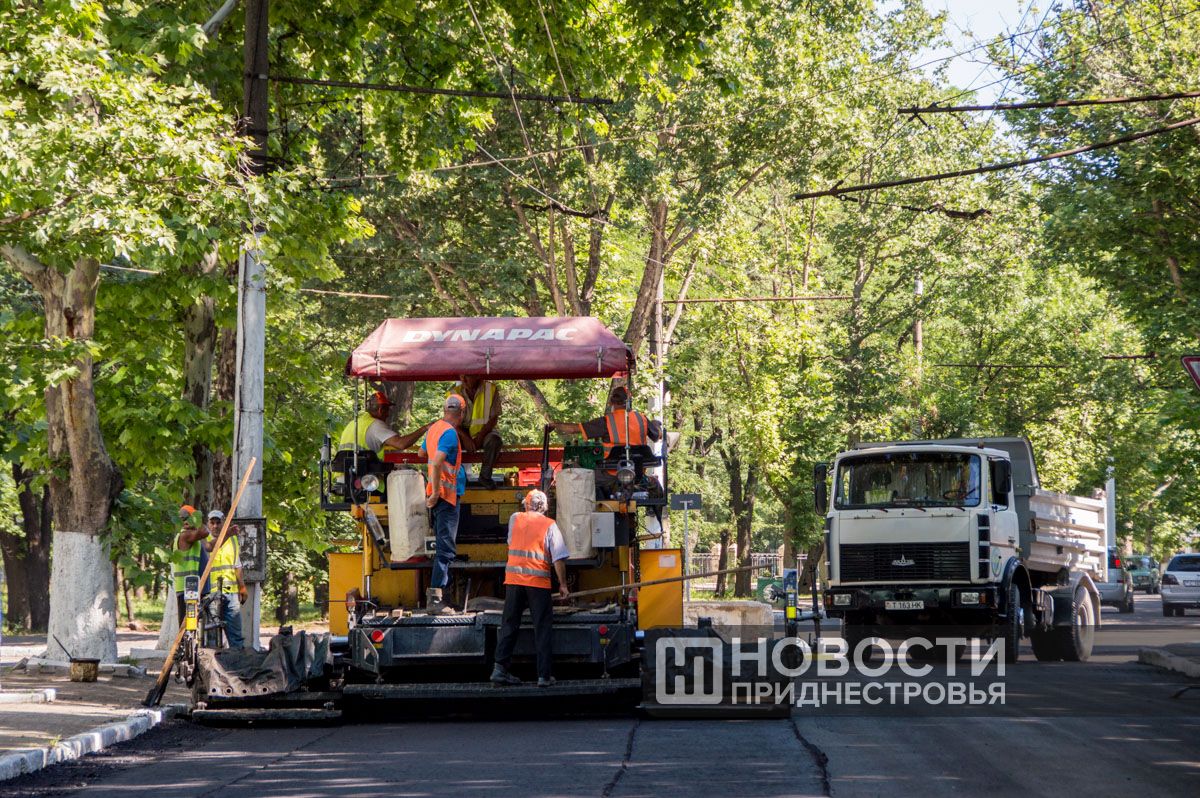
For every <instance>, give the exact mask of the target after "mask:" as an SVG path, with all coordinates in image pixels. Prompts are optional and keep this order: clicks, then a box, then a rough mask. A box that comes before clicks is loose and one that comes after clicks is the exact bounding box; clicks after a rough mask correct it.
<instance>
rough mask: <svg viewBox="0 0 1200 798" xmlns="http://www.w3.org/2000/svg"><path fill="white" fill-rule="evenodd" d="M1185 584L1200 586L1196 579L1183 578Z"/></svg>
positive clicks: (1185, 585) (1186, 585) (1187, 585)
mask: <svg viewBox="0 0 1200 798" xmlns="http://www.w3.org/2000/svg"><path fill="white" fill-rule="evenodd" d="M1183 586H1184V587H1200V582H1197V581H1196V580H1195V579H1185V580H1183Z"/></svg>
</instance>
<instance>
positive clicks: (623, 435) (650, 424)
mask: <svg viewBox="0 0 1200 798" xmlns="http://www.w3.org/2000/svg"><path fill="white" fill-rule="evenodd" d="M551 426H553V427H554V429H556V430H557V431H558V432H559V434H561V435H568V436H569V435H580V436H582V437H584V438H587V439H589V440H600V441H603V442H604V443H605V444H606V445H605V447H604V456H605V457H606V458H608V457H612V453H613V450H615V449H617V448H618V447H621V446H625V445H626V444H628V445H630V446H644V445H647V444H648V443H649V442H651V441H655V442H657V441H659V440H661V439H662V423H661V422H659V421H651V420H648V419H647V418H646V417H645V416H644V415H643V414H641V413H639V412H638V411H636V410H631V409H629V390H628V389H627V388H626V387H625V386H624V385H618V386H617V387H615V388H613V389H612V392H611V393H610V394H609V396H608V412H607V413H605V414H604V415H603V416H601V417H600V418H593V419H592V420H591V421H584V422H582V423H580V422H554V423H553V424H552V425H551Z"/></svg>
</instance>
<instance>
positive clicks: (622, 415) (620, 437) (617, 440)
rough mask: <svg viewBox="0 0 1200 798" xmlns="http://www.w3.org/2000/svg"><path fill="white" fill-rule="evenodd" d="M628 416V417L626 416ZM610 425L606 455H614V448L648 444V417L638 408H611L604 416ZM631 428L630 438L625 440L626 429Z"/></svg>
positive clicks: (605, 448)
mask: <svg viewBox="0 0 1200 798" xmlns="http://www.w3.org/2000/svg"><path fill="white" fill-rule="evenodd" d="M626 416H628V418H626ZM604 422H605V423H606V424H607V425H608V440H609V443H607V444H605V446H604V456H605V457H606V458H608V457H612V452H613V449H616V448H618V447H624V446H625V444H626V443H628V444H629V445H630V446H644V445H646V417H645V416H643V415H642V414H641V413H639V412H638V411H636V410H633V411H628V410H611V409H610V410H609V411H608V413H607V414H605V416H604ZM627 428H628V430H629V440H628V441H626V440H625V431H626V429H627Z"/></svg>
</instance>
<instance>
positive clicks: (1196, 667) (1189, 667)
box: [1138, 648, 1200, 679]
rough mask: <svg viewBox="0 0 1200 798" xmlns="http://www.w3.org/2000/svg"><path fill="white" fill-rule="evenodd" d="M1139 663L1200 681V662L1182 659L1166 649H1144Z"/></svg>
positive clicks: (1140, 653)
mask: <svg viewBox="0 0 1200 798" xmlns="http://www.w3.org/2000/svg"><path fill="white" fill-rule="evenodd" d="M1138 662H1140V663H1142V664H1144V665H1153V666H1155V667H1157V668H1163V669H1165V670H1169V671H1175V672H1176V673H1182V674H1183V675H1184V676H1190V677H1191V678H1193V679H1200V660H1195V659H1192V658H1190V657H1181V656H1179V655H1178V654H1172V653H1171V652H1169V651H1167V650H1166V649H1162V648H1143V649H1141V650H1140V651H1138Z"/></svg>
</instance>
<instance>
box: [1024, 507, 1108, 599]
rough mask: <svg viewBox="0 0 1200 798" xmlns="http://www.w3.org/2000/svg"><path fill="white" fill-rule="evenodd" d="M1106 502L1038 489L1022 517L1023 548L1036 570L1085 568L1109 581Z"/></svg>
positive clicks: (1100, 579) (1028, 561)
mask: <svg viewBox="0 0 1200 798" xmlns="http://www.w3.org/2000/svg"><path fill="white" fill-rule="evenodd" d="M1106 512H1107V506H1106V503H1105V501H1104V499H1090V498H1085V497H1083V496H1070V495H1068V494H1066V493H1055V492H1054V491H1049V490H1041V489H1040V488H1038V489H1035V490H1034V491H1033V493H1032V495H1030V497H1029V517H1028V520H1026V519H1025V518H1022V519H1021V551H1022V559H1023V560H1024V562H1025V565H1026V567H1028V568H1029V569H1030V570H1033V571H1048V572H1054V571H1059V570H1061V569H1063V568H1069V569H1071V570H1079V571H1086V572H1087V573H1088V574H1090V575H1091V577H1092V579H1093V580H1095V581H1099V582H1104V581H1107V574H1108V556H1107V553H1108V547H1107V530H1108V526H1107V523H1106V521H1107V519H1106V518H1105V514H1106Z"/></svg>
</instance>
